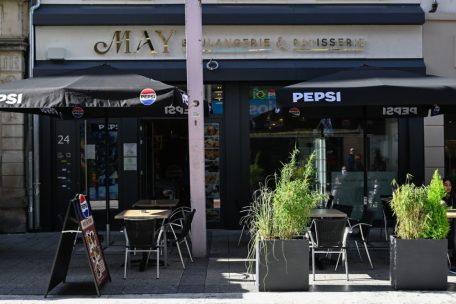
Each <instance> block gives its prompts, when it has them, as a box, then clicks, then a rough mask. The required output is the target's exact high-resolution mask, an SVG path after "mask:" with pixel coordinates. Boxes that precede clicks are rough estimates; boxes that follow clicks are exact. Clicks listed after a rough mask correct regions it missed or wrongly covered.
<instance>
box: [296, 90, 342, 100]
mask: <svg viewBox="0 0 456 304" xmlns="http://www.w3.org/2000/svg"><path fill="white" fill-rule="evenodd" d="M341 101H342V94H341V92H340V91H337V92H302V93H301V92H294V93H293V102H294V103H296V102H341Z"/></svg>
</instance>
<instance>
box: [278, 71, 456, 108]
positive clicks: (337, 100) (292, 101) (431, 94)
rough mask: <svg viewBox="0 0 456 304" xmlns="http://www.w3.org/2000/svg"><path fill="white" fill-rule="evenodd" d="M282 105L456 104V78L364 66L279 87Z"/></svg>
mask: <svg viewBox="0 0 456 304" xmlns="http://www.w3.org/2000/svg"><path fill="white" fill-rule="evenodd" d="M277 103H278V105H279V106H281V107H298V108H303V107H329V108H331V109H336V108H338V107H344V106H368V107H369V106H388V107H399V106H429V107H436V106H437V108H438V106H440V105H442V106H444V107H447V106H448V105H453V104H455V105H456V79H453V78H445V77H437V76H428V75H420V74H415V73H410V72H405V71H399V70H387V69H378V68H372V67H361V68H357V69H352V70H346V71H342V72H338V73H334V74H330V75H327V76H323V77H318V78H315V79H312V80H309V81H305V82H301V83H297V84H294V85H290V86H287V87H284V88H281V89H279V91H278V94H277Z"/></svg>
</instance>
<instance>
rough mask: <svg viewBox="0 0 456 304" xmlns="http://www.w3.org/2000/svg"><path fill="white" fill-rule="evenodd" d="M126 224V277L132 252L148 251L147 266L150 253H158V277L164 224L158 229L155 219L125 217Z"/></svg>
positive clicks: (158, 275)
mask: <svg viewBox="0 0 456 304" xmlns="http://www.w3.org/2000/svg"><path fill="white" fill-rule="evenodd" d="M124 224H125V229H124V233H125V240H126V243H125V261H124V277H123V278H124V279H126V278H127V264H128V262H129V256H130V252H133V253H136V252H142V253H147V259H146V266H147V262H148V261H149V256H150V253H152V252H154V253H156V262H157V279H158V278H159V277H160V248H161V241H162V240H161V238H162V234H163V232H164V230H163V226H162V227H160V230H159V231H158V233H157V231H156V220H155V219H124Z"/></svg>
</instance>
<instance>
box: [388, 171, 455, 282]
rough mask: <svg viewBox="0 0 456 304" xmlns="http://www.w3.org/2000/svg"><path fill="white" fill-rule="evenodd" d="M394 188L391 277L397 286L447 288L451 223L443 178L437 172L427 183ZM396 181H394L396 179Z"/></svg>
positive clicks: (408, 179) (408, 183)
mask: <svg viewBox="0 0 456 304" xmlns="http://www.w3.org/2000/svg"><path fill="white" fill-rule="evenodd" d="M410 177H411V176H407V182H406V183H405V184H403V185H401V186H398V187H397V188H396V189H395V190H394V192H393V198H392V200H391V208H392V209H393V212H394V214H395V215H396V217H397V224H396V236H392V237H391V239H390V241H391V244H390V279H391V285H392V287H393V288H395V289H420V290H445V289H447V275H448V267H447V239H446V235H447V234H448V230H449V224H448V220H447V217H446V207H445V205H444V204H442V203H441V201H442V198H443V197H444V196H445V190H444V186H443V182H442V179H441V178H440V175H439V173H438V171H437V170H436V171H435V172H434V175H433V177H432V181H431V183H430V184H429V185H428V186H420V187H418V186H415V185H414V184H412V183H411V182H410ZM393 183H394V182H393Z"/></svg>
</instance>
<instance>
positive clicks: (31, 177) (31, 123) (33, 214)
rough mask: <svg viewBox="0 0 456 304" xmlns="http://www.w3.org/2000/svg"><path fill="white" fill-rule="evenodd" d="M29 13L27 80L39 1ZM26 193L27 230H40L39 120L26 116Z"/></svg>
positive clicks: (30, 76) (32, 57) (33, 58)
mask: <svg viewBox="0 0 456 304" xmlns="http://www.w3.org/2000/svg"><path fill="white" fill-rule="evenodd" d="M30 4H31V7H30V11H29V46H30V54H29V71H28V72H29V78H32V77H33V67H34V65H35V27H34V26H33V13H34V12H35V10H36V9H37V8H39V7H40V5H41V0H36V1H35V4H34V5H33V1H30ZM27 122H28V123H27V137H28V138H27V141H26V145H27V146H26V147H25V150H26V155H27V171H26V174H27V193H28V204H29V206H28V223H29V225H28V226H29V227H28V228H29V229H39V228H40V226H41V225H40V163H39V157H40V151H39V148H40V145H39V120H38V116H37V115H32V114H29V115H28V119H27Z"/></svg>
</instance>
